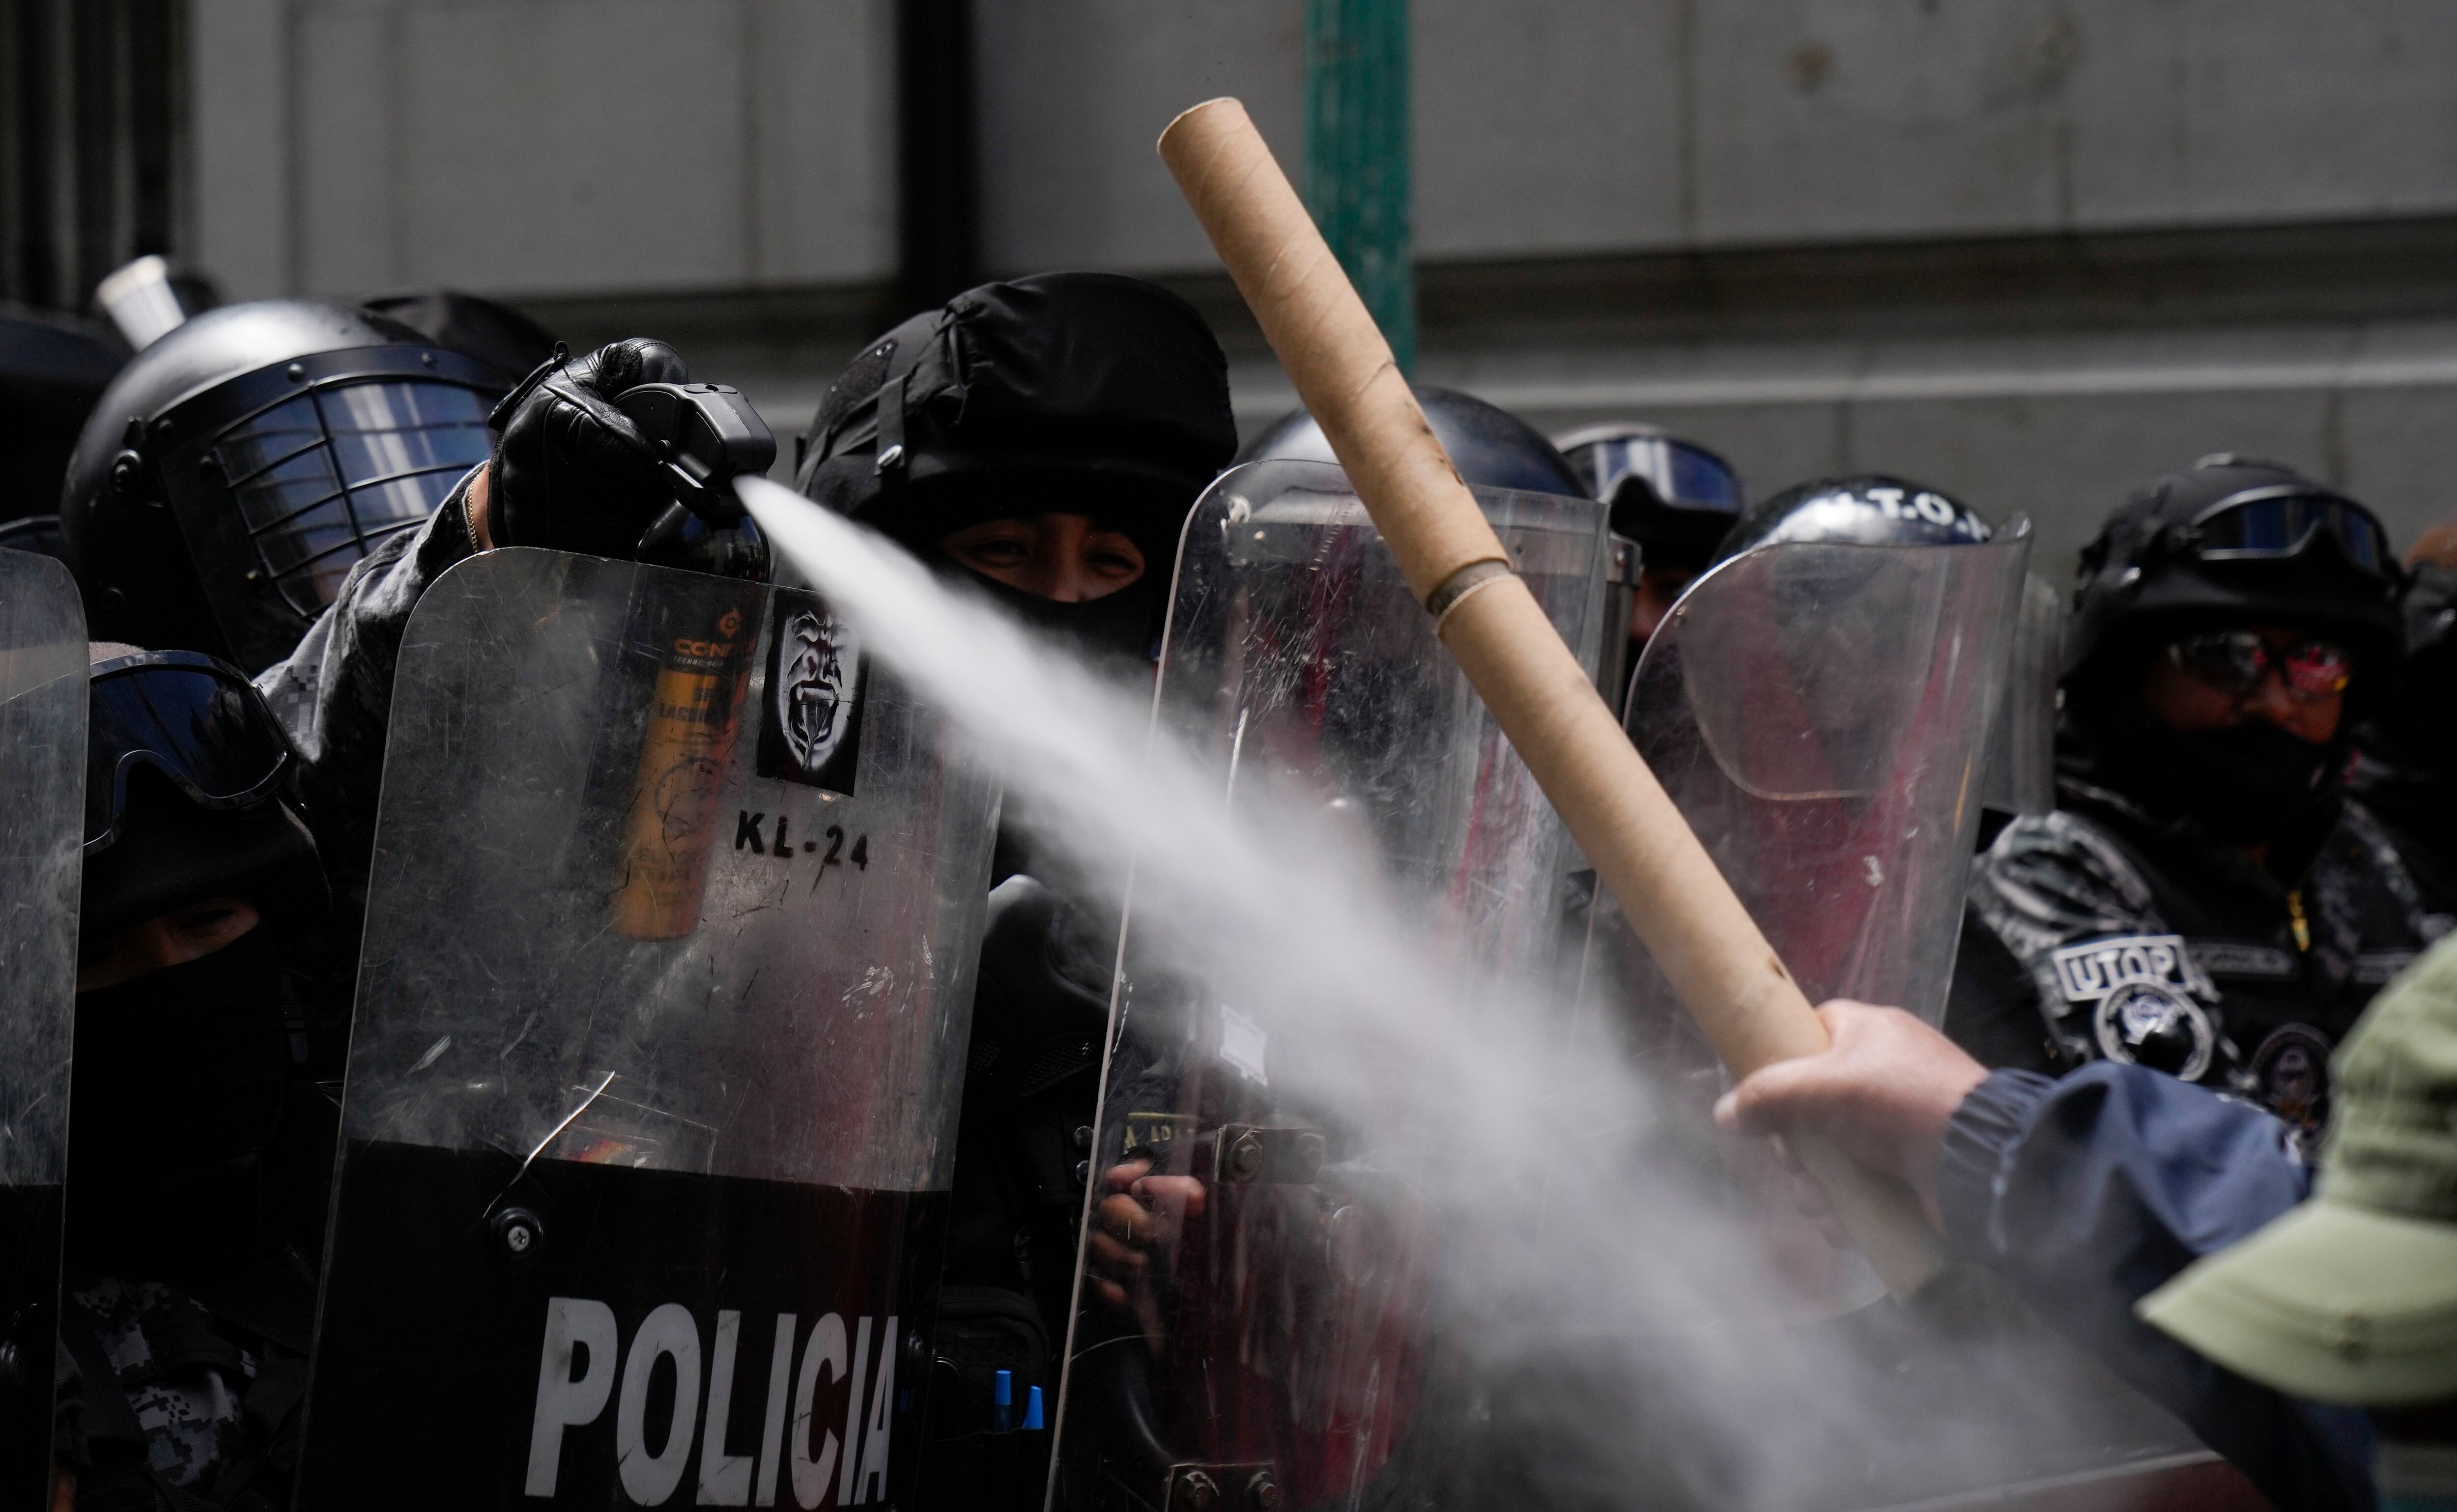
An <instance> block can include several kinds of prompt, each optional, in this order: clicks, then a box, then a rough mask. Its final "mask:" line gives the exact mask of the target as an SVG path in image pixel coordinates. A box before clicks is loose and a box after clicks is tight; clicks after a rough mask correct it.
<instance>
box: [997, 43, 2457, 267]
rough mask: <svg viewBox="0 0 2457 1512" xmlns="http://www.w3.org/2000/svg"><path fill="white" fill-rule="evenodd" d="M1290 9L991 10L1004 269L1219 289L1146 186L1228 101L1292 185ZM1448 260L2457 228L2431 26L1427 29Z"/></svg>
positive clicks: (2446, 80) (2448, 57) (1420, 57)
mask: <svg viewBox="0 0 2457 1512" xmlns="http://www.w3.org/2000/svg"><path fill="white" fill-rule="evenodd" d="M1302 9H1303V8H1302V5H1301V4H1300V3H1298V0H1250V3H1248V4H1243V5H1233V6H1218V5H1208V6H1207V5H1183V4H1180V5H1160V4H1148V3H1137V0H981V12H982V17H983V38H982V48H981V60H982V69H983V75H984V78H985V80H986V81H987V88H988V95H987V111H986V113H985V124H986V127H987V130H986V132H985V135H984V142H985V147H986V151H987V161H988V164H989V168H990V174H989V185H990V188H989V193H990V205H991V207H992V208H991V214H990V217H989V227H990V249H991V253H992V260H993V262H995V263H997V264H999V265H1001V266H1014V267H1040V266H1046V265H1050V264H1052V263H1058V262H1081V263H1089V264H1099V265H1103V266H1111V267H1123V268H1137V269H1145V268H1148V269H1175V268H1186V267H1193V266H1200V265H1201V264H1202V263H1203V262H1204V261H1205V260H1206V259H1205V258H1204V255H1203V252H1204V249H1203V246H1202V243H1201V241H1200V239H1199V236H1198V233H1197V232H1196V231H1195V228H1194V227H1193V225H1192V223H1191V221H1190V220H1189V219H1188V218H1187V217H1186V215H1185V213H1184V211H1183V210H1182V208H1180V207H1179V206H1178V204H1177V202H1176V196H1175V195H1174V193H1173V192H1172V191H1171V190H1170V187H1169V184H1168V182H1167V176H1165V175H1164V174H1163V172H1162V171H1161V168H1160V165H1159V164H1158V162H1157V161H1155V160H1154V159H1153V157H1152V155H1151V138H1152V137H1153V136H1154V135H1156V134H1157V133H1158V131H1159V128H1160V127H1161V126H1162V125H1163V124H1165V123H1166V122H1167V119H1168V117H1169V116H1170V115H1171V114H1174V113H1175V112H1176V111H1177V110H1179V109H1182V108H1183V107H1184V106H1185V105H1187V104H1188V103H1191V102H1193V101H1195V100H1198V99H1201V98H1204V97H1206V96H1207V95H1208V94H1212V93H1222V92H1224V91H1225V92H1231V93H1238V94H1241V95H1243V96H1245V97H1246V98H1247V100H1248V101H1249V109H1252V110H1253V111H1254V114H1255V115H1256V118H1257V119H1258V120H1259V121H1260V122H1261V123H1262V124H1263V127H1264V130H1265V133H1266V135H1270V137H1271V138H1272V141H1273V145H1274V146H1275V147H1278V148H1280V149H1281V150H1282V152H1283V153H1284V154H1286V155H1289V160H1290V162H1291V163H1293V162H1294V160H1295V159H1294V155H1293V154H1294V149H1295V147H1296V145H1297V134H1298V130H1299V115H1298V105H1299V100H1298V95H1299V91H1300V88H1301V83H1300V81H1301V77H1302V52H1301V45H1302V34H1301V22H1302ZM1414 15H1415V49H1416V66H1415V76H1414V91H1415V102H1414V103H1415V113H1416V163H1415V177H1416V192H1417V206H1416V214H1417V236H1418V242H1419V249H1420V252H1421V254H1422V255H1423V256H1424V257H1426V258H1428V259H1495V258H1516V257H1527V256H1531V255H1541V254H1562V253H1578V254H1592V253H1596V252H1607V251H1626V250H1658V249H1662V248H1666V247H1676V246H1726V245H1745V244H1755V243H1779V242H1797V241H1819V240H1838V239H1843V240H1848V239H1863V238H1889V237H1917V238H1936V237H1950V236H1978V235H1996V234H2004V233H2019V232H2044V231H2088V230H2113V229H2118V228H2129V227H2141V226H2159V225H2199V224H2212V223H2227V222H2261V223H2267V222H2275V221H2281V220H2297V219H2306V218H2335V217H2350V216H2368V215H2380V214H2415V213H2438V212H2447V211H2451V210H2457V9H2452V8H2450V7H2447V6H2443V5H2435V4H2432V3H2430V0H2354V3H2349V4H2343V5H2334V6H2313V5H2309V4H2306V3H2302V0H2077V3H2075V0H1987V3H1984V4H1970V3H1959V4H1951V5H1949V4H1945V3H1943V0H1752V3H1750V4H1745V5H1729V4H1724V5H1718V4H1713V3H1710V0H1417V4H1416V7H1415V12H1414Z"/></svg>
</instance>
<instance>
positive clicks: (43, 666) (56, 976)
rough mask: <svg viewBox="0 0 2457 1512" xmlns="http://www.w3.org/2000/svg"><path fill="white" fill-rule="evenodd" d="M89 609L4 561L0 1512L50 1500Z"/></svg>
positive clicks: (70, 591)
mask: <svg viewBox="0 0 2457 1512" xmlns="http://www.w3.org/2000/svg"><path fill="white" fill-rule="evenodd" d="M86 707H87V693H86V639H85V608H84V606H83V604H82V603H80V602H79V600H78V598H77V590H76V582H75V580H74V579H72V578H71V577H70V576H69V570H68V569H67V568H66V567H64V566H62V565H61V564H60V563H58V562H55V561H53V560H52V559H51V558H49V557H42V556H31V555H28V554H27V553H25V552H23V551H0V794H5V795H7V801H5V802H0V902H5V904H6V906H5V908H0V1005H5V1007H4V1008H0V1505H5V1506H27V1507H33V1506H48V1505H50V1504H51V1485H50V1474H51V1462H52V1453H51V1451H52V1340H53V1329H54V1327H55V1326H56V1321H57V1315H58V1308H59V1295H60V1181H61V1178H62V1177H63V1176H64V1175H65V1174H66V1173H67V1170H68V1151H69V1040H70V1028H71V1025H72V1015H73V1013H74V1011H75V1005H76V954H77V888H78V884H79V882H80V880H81V879H82V876H83V870H84V867H83V845H82V841H83V839H84V828H85V806H84V797H85V720H86Z"/></svg>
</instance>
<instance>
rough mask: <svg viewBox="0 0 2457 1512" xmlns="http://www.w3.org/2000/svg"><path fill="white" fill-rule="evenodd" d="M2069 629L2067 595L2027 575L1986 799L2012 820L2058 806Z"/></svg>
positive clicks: (1991, 749) (1991, 747)
mask: <svg viewBox="0 0 2457 1512" xmlns="http://www.w3.org/2000/svg"><path fill="white" fill-rule="evenodd" d="M2064 628H2065V604H2064V598H2063V595H2061V594H2059V593H2058V592H2057V591H2056V590H2055V589H2054V587H2053V586H2052V585H2051V584H2049V582H2048V581H2047V580H2046V579H2045V578H2042V577H2041V576H2039V575H2038V574H2037V573H2036V572H2033V573H2031V574H2029V575H2028V576H2026V577H2024V578H2023V579H2022V609H2021V612H2020V614H2019V616H2018V617H2017V618H2016V619H2015V620H2014V623H2013V655H2012V657H2011V658H2010V665H2009V666H2008V668H2007V671H2006V674H2005V696H2004V697H2003V698H2001V699H1999V700H1998V701H1997V708H1996V724H1995V728H1994V731H1993V733H1992V734H1991V735H1989V737H1988V782H1987V786H1986V788H1985V789H1984V790H1983V793H1982V797H1981V801H1982V803H1983V804H1984V806H1986V807H1987V808H1989V809H1990V810H1992V811H1993V812H1995V813H1998V814H2002V815H2005V816H2007V817H2009V818H2010V817H2011V816H2013V815H2016V814H2045V813H2046V812H2047V811H2048V810H2050V809H2052V808H2054V807H2055V806H2056V773H2055V756H2056V752H2055V747H2056V676H2057V673H2060V672H2061V671H2062V670H2063V665H2064V662H2063V651H2064Z"/></svg>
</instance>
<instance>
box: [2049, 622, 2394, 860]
mask: <svg viewBox="0 0 2457 1512" xmlns="http://www.w3.org/2000/svg"><path fill="white" fill-rule="evenodd" d="M2184 628H2185V627H2179V626H2173V625H2171V626H2170V627H2168V628H2167V629H2166V630H2164V631H2162V632H2159V633H2158V634H2156V635H2153V636H2151V637H2148V638H2146V639H2144V640H2141V641H2137V642H2136V644H2135V646H2134V648H2133V650H2132V652H2131V653H2130V654H2119V655H2112V656H2108V657H2105V658H2103V659H2102V660H2101V661H2100V662H2099V663H2098V669H2099V670H2098V671H2096V673H2095V674H2094V675H2093V676H2091V677H2089V678H2087V679H2084V680H2081V681H2079V682H2075V681H2070V680H2069V681H2068V682H2067V684H2066V687H2065V694H2066V713H2065V717H2064V718H2063V720H2061V721H2060V723H2059V732H2058V735H2057V766H2058V769H2059V770H2060V771H2063V772H2066V773H2069V774H2071V775H2073V776H2075V777H2081V778H2082V779H2083V780H2085V781H2090V782H2095V783H2101V784H2104V785H2106V786H2108V787H2112V788H2114V789H2115V790H2116V791H2117V792H2119V793H2121V794H2123V795H2124V796H2125V797H2128V798H2130V799H2132V800H2133V801H2134V802H2136V803H2138V804H2139V805H2140V806H2141V807H2142V808H2143V809H2145V810H2147V811H2148V812H2149V813H2150V814H2152V815H2153V816H2155V817H2157V818H2159V819H2161V820H2167V819H2174V818H2189V819H2190V820H2191V821H2192V822H2193V823H2194V824H2195V825H2197V826H2198V827H2199V829H2200V830H2201V831H2202V832H2203V833H2205V834H2207V835H2208V836H2209V837H2210V838H2211V839H2215V840H2218V841H2220V843H2222V844H2227V845H2253V844H2258V843H2260V842H2261V841H2264V840H2266V841H2272V842H2284V843H2285V844H2286V845H2287V847H2288V849H2289V850H2290V851H2292V852H2299V853H2300V851H2301V850H2302V846H2303V844H2304V843H2305V842H2307V841H2317V839H2318V837H2319V833H2320V831H2321V830H2322V829H2323V827H2324V826H2325V825H2326V823H2327V822H2328V820H2329V819H2330V818H2331V817H2332V816H2333V815H2334V814H2335V813H2336V811H2337V804H2338V798H2339V792H2340V788H2341V786H2342V782H2343V777H2344V773H2345V767H2346V762H2347V756H2348V753H2349V751H2350V750H2351V749H2352V746H2353V740H2354V732H2355V725H2356V717H2355V709H2356V707H2357V706H2356V705H2354V704H2352V703H2350V704H2349V705H2348V709H2347V713H2346V714H2345V715H2344V716H2343V717H2342V718H2341V719H2340V720H2339V721H2338V730H2337V734H2336V735H2334V736H2333V737H2331V738H2330V739H2328V740H2325V741H2322V742H2319V743H2317V744H2316V743H2314V742H2312V741H2308V740H2304V739H2302V738H2300V737H2298V736H2296V735H2293V734H2291V733H2289V732H2288V731H2286V730H2284V729H2282V728H2281V727H2280V726H2278V725H2276V724H2274V723H2272V722H2271V721H2269V720H2267V719H2265V718H2262V717H2261V716H2259V715H2253V716H2251V717H2248V718H2246V719H2245V720H2244V721H2243V722H2242V723H2240V724H2236V725H2229V726H2225V727H2223V728H2220V729H2216V730H2192V731H2185V730H2176V729H2171V728H2169V727H2168V726H2167V725H2166V724H2164V723H2163V722H2161V721H2160V720H2158V719H2157V718H2155V717H2153V716H2152V715H2151V714H2150V711H2149V709H2148V708H2147V707H2146V706H2144V704H2143V703H2142V700H2141V679H2142V675H2143V673H2144V672H2145V671H2146V670H2147V668H2148V666H2149V662H2150V658H2151V657H2152V656H2154V655H2156V654H2158V647H2159V646H2160V645H2162V644H2163V643H2164V642H2165V640H2167V639H2169V638H2172V634H2174V633H2182V632H2184ZM2295 859H2296V858H2295V856H2292V855H2290V856H2287V857H2284V858H2281V860H2285V861H2287V862H2288V863H2290V864H2292V863H2293V861H2294V860H2295Z"/></svg>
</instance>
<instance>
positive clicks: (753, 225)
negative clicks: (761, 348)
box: [194, 0, 895, 297]
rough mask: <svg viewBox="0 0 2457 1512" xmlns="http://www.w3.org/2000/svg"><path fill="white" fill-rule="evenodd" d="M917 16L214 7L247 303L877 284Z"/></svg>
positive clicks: (211, 146) (209, 184) (577, 1)
mask: <svg viewBox="0 0 2457 1512" xmlns="http://www.w3.org/2000/svg"><path fill="white" fill-rule="evenodd" d="M892 3H893V0H826V3H823V4H810V3H804V0H520V3H495V4H487V3H468V0H400V3H392V4H387V3H383V0H204V3H202V4H200V5H198V6H197V7H196V26H195V33H196V56H195V69H194V76H195V80H196V157H197V162H198V177H199V186H198V188H199V198H200V200H201V201H202V204H203V207H204V211H203V222H202V226H201V228H200V236H201V242H202V245H201V249H200V258H199V260H200V261H201V262H202V263H203V264H204V266H205V267H206V268H207V269H208V270H209V271H211V272H212V273H213V274H214V275H215V276H216V277H217V279H219V280H221V281H222V283H223V284H224V286H225V287H226V288H228V289H229V290H231V291H232V292H233V293H234V294H238V295H261V294H270V293H277V292H296V293H314V294H349V293H358V292H365V291H369V290H375V289H382V288H389V287H396V286H403V285H413V284H451V285H457V286H460V287H465V288H469V289H475V290H480V291H484V292H487V293H494V294H505V295H511V296H515V297H518V296H569V295H576V294H589V293H599V292H609V291H619V292H622V293H626V294H636V293H652V292H657V291H666V290H712V289H722V290H741V289H763V288H774V287H795V286H803V285H810V284H829V283H844V282H857V281H860V280H871V279H877V278H879V277H882V276H884V275H885V274H886V273H887V272H888V271H889V270H890V268H891V264H892V262H893V259H894V255H895V248H894V216H895V200H894V190H893V168H892V165H893V161H894V151H895V142H894V138H893V126H894V122H893V113H894V108H895V99H894V93H893V79H894V71H893V66H892V52H891V51H890V50H891V47H892V42H893V32H892V13H891V11H890V9H889V8H890V6H891V4H892Z"/></svg>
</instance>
